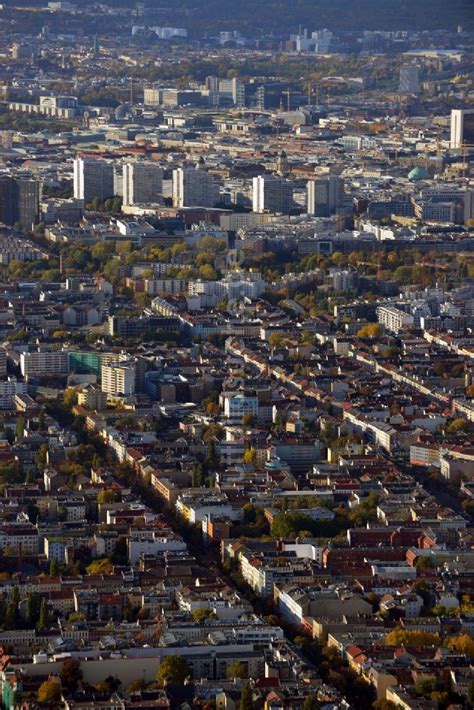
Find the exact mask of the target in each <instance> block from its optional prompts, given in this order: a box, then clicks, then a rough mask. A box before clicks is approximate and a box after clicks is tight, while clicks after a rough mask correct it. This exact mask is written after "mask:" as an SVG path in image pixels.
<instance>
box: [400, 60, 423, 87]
mask: <svg viewBox="0 0 474 710" xmlns="http://www.w3.org/2000/svg"><path fill="white" fill-rule="evenodd" d="M419 89H420V69H419V67H418V66H417V65H416V64H403V65H402V66H401V67H400V81H399V85H398V91H399V93H400V94H417V93H418V91H419Z"/></svg>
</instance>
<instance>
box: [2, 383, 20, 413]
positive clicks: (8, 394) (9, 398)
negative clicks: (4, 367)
mask: <svg viewBox="0 0 474 710" xmlns="http://www.w3.org/2000/svg"><path fill="white" fill-rule="evenodd" d="M17 394H27V386H26V382H18V380H17V379H16V377H9V378H8V379H7V380H6V381H4V382H3V381H0V409H10V408H12V407H13V406H14V404H15V395H17Z"/></svg>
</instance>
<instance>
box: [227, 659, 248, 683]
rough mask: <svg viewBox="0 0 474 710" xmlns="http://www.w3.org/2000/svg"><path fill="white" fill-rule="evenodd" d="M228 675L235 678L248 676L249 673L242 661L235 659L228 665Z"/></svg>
mask: <svg viewBox="0 0 474 710" xmlns="http://www.w3.org/2000/svg"><path fill="white" fill-rule="evenodd" d="M227 677H228V678H229V679H231V680H233V679H234V678H247V677H248V673H247V669H246V668H245V665H244V664H243V663H242V661H233V662H232V663H229V665H228V666H227Z"/></svg>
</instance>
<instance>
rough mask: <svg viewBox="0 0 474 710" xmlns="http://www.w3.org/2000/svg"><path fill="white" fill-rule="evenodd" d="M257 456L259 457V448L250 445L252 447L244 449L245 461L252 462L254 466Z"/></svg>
mask: <svg viewBox="0 0 474 710" xmlns="http://www.w3.org/2000/svg"><path fill="white" fill-rule="evenodd" d="M256 458H257V449H254V448H253V447H252V446H251V447H250V449H246V450H245V451H244V456H243V461H244V463H247V464H251V465H252V466H253V464H254V463H255V460H256Z"/></svg>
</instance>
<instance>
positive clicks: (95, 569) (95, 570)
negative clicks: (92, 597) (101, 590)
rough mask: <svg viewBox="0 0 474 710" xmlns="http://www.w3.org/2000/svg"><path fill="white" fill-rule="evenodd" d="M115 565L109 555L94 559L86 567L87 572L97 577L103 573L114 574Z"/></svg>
mask: <svg viewBox="0 0 474 710" xmlns="http://www.w3.org/2000/svg"><path fill="white" fill-rule="evenodd" d="M113 571H114V566H113V564H112V562H111V561H110V560H109V558H108V557H103V558H102V559H100V560H94V562H91V563H90V565H88V566H87V567H86V572H87V574H90V575H91V577H97V576H99V575H101V574H112V572H113Z"/></svg>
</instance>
